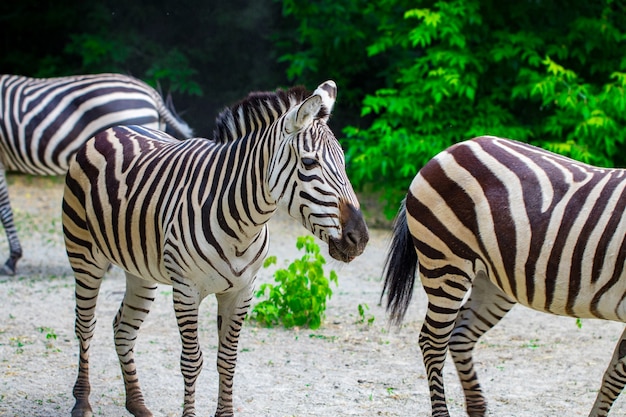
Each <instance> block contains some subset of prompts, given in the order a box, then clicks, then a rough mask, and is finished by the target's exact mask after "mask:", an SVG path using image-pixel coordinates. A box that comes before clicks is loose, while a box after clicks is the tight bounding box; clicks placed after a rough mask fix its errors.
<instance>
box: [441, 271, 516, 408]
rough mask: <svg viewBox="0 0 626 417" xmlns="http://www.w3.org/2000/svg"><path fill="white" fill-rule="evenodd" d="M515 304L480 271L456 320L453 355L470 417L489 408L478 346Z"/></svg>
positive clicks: (451, 350) (451, 339) (451, 344)
mask: <svg viewBox="0 0 626 417" xmlns="http://www.w3.org/2000/svg"><path fill="white" fill-rule="evenodd" d="M514 305H515V302H514V301H512V300H511V299H510V298H509V296H507V295H506V294H505V293H504V292H502V291H501V290H500V289H499V288H498V287H496V286H495V285H494V284H493V283H492V282H491V281H489V279H488V278H487V276H486V275H485V274H484V273H479V274H478V275H477V276H476V278H475V280H474V284H473V286H472V293H471V295H470V297H469V299H468V300H467V302H466V303H465V305H464V306H463V308H462V309H461V313H460V314H459V317H458V318H457V320H456V325H455V326H454V330H453V331H452V336H451V337H450V354H451V355H452V358H453V360H454V364H455V365H456V369H457V372H458V374H459V378H460V380H461V385H462V386H463V391H464V393H465V405H466V408H467V414H468V415H469V416H470V417H483V416H484V415H485V413H486V411H487V403H486V401H485V398H484V397H483V394H482V390H481V388H480V384H479V383H478V376H477V375H476V370H475V367H474V360H473V358H472V352H473V350H474V346H475V345H476V342H477V341H478V339H479V338H480V337H481V336H482V335H483V334H484V333H485V332H487V331H488V330H489V329H491V328H492V327H493V326H495V325H496V324H497V323H498V322H499V321H500V319H502V317H504V315H505V314H506V313H507V312H508V311H509V310H511V308H512V307H513V306H514Z"/></svg>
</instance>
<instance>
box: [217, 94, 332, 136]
mask: <svg viewBox="0 0 626 417" xmlns="http://www.w3.org/2000/svg"><path fill="white" fill-rule="evenodd" d="M310 95H311V93H310V92H309V91H308V90H307V89H306V88H305V87H304V86H296V87H292V88H290V89H288V90H283V89H280V88H279V89H277V90H276V91H270V92H252V93H250V94H248V96H247V97H246V98H244V99H243V100H241V101H239V102H238V103H236V104H234V105H233V106H231V107H230V108H226V109H224V110H223V111H222V112H221V113H220V114H219V115H218V116H217V118H216V120H215V130H214V131H213V140H214V141H216V142H220V143H225V142H230V141H233V140H235V139H236V138H240V137H243V136H245V134H246V133H248V131H249V130H250V129H251V128H253V127H255V126H259V125H262V126H268V125H270V124H271V123H272V122H274V121H275V120H276V119H278V118H279V117H280V116H282V115H283V114H285V113H286V112H287V110H289V109H290V108H292V107H293V106H295V105H297V104H299V103H301V102H303V101H304V100H305V99H306V98H307V97H309V96H310ZM329 113H330V112H329V110H328V109H326V107H325V106H322V108H321V110H320V112H319V113H318V117H328V116H329ZM255 120H258V121H260V123H259V122H258V121H257V122H255Z"/></svg>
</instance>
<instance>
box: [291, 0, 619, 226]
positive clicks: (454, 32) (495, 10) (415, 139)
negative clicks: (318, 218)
mask: <svg viewBox="0 0 626 417" xmlns="http://www.w3.org/2000/svg"><path fill="white" fill-rule="evenodd" d="M289 3H291V1H289ZM315 3H316V4H317V10H322V11H325V10H329V9H327V8H326V6H329V7H330V4H331V3H332V8H334V9H338V8H340V7H341V4H343V3H345V4H354V3H353V2H350V1H348V0H333V1H332V2H331V1H326V0H324V1H319V2H315ZM346 7H347V6H346ZM358 7H360V8H361V10H362V11H363V13H364V14H366V15H367V16H368V17H369V19H373V20H374V21H375V22H369V25H368V26H367V27H368V28H370V32H369V33H367V34H366V35H364V37H365V40H363V41H360V42H359V43H358V44H357V43H355V44H353V45H351V47H350V48H346V49H345V50H342V51H341V52H342V57H341V60H342V61H345V62H351V60H354V62H358V63H359V66H358V67H350V68H351V69H352V70H353V71H355V74H354V75H353V76H355V77H357V78H362V77H364V76H365V77H369V78H374V79H377V80H378V82H379V83H380V84H381V86H380V87H379V88H377V89H376V90H375V91H369V92H367V93H366V94H365V95H364V97H363V99H362V102H361V116H362V117H364V119H363V120H364V121H366V123H361V125H357V124H354V125H352V126H348V127H347V128H346V129H345V130H344V133H345V136H346V139H345V140H344V144H345V145H346V148H347V158H348V167H349V174H350V176H351V179H352V180H353V182H354V183H355V184H356V185H357V186H360V187H361V188H362V187H364V186H365V185H366V184H371V185H373V186H374V187H377V188H379V189H382V190H384V196H385V198H386V200H387V201H388V202H389V204H388V212H389V214H392V213H393V212H394V211H395V208H396V207H397V203H398V202H399V199H400V198H401V197H402V196H403V195H404V193H405V192H406V189H407V187H408V185H409V183H410V181H411V179H412V178H413V177H414V176H415V174H416V172H417V171H418V170H419V168H421V166H423V165H424V164H425V163H426V162H427V161H428V160H429V159H430V158H431V157H432V156H434V155H435V154H436V153H438V152H439V151H441V150H443V149H445V148H446V147H448V146H450V145H452V144H453V143H456V142H458V141H462V140H465V139H469V138H471V137H474V136H479V135H498V136H504V137H508V138H512V139H517V140H521V141H526V142H531V143H534V144H537V145H540V146H543V147H545V148H547V149H550V150H553V151H557V152H560V153H563V154H565V155H568V156H571V157H574V158H577V159H579V160H582V161H584V162H589V163H593V164H597V165H603V166H612V165H624V164H625V163H626V156H624V155H623V152H620V150H621V149H623V148H622V146H621V145H622V144H623V143H624V141H625V139H626V129H624V127H626V112H625V110H626V101H625V97H624V89H625V87H626V83H625V81H626V57H625V56H624V54H623V51H624V46H625V41H626V20H625V19H626V10H625V6H624V3H623V2H618V1H614V0H603V1H598V2H584V1H573V2H570V1H568V2H564V1H556V2H530V1H528V2H527V1H524V2H496V1H480V0H448V1H417V2H416V1H413V2H407V1H403V0H381V1H378V2H375V3H368V4H367V5H365V4H361V5H359V6H358ZM351 16H352V14H351V13H335V14H332V13H328V14H324V15H323V18H322V19H320V21H321V22H320V26H322V27H326V28H333V27H334V26H335V25H338V24H343V25H344V28H343V31H344V32H347V33H351V28H352V26H353V25H357V24H359V21H356V20H353V19H352V18H351ZM314 18H315V16H313V15H308V14H307V15H306V16H305V17H302V18H301V19H300V22H301V26H300V31H301V33H303V34H304V35H303V38H304V39H306V41H307V42H309V43H310V44H311V45H312V47H310V48H308V49H306V50H305V51H303V52H301V53H300V54H291V55H288V56H286V57H285V58H286V59H288V60H289V61H290V63H291V65H292V66H291V71H292V73H293V71H294V68H303V67H305V66H304V65H302V59H303V57H304V56H306V59H307V60H308V62H317V61H316V59H318V60H320V62H321V61H322V60H323V63H324V64H325V65H332V64H333V61H332V60H324V56H325V55H324V54H323V53H322V52H319V51H318V49H323V48H324V46H326V47H327V48H328V49H330V50H333V48H334V46H333V45H331V44H329V39H328V36H329V34H328V33H324V31H323V29H320V30H318V32H319V33H317V32H315V31H311V30H310V26H311V21H312V20H313V19H314ZM304 26H306V28H307V31H303V28H304ZM373 26H376V29H375V31H371V28H372V27H373ZM360 29H361V30H363V26H361V27H360ZM331 32H332V31H331ZM363 43H367V46H366V47H365V51H363V50H358V51H351V48H355V49H358V48H359V47H360V46H361V45H363ZM316 51H318V52H316ZM364 52H365V54H366V57H364V55H363V54H364ZM325 53H329V52H325ZM381 62H382V63H384V64H385V67H384V68H383V69H381V68H380V67H379V64H380V63H381ZM364 63H365V64H364ZM369 63H372V66H371V67H370V66H369ZM298 66H299V67H298ZM317 67H319V64H317V65H316V66H314V67H309V68H310V69H311V70H312V71H315V70H317ZM362 67H364V69H361V68H362ZM361 71H362V72H361ZM374 84H375V83H374Z"/></svg>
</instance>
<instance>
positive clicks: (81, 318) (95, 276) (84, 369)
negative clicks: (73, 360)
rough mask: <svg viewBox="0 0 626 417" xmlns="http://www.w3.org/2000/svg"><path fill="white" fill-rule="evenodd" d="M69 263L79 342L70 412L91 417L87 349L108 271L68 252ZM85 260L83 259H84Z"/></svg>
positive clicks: (94, 327) (105, 264)
mask: <svg viewBox="0 0 626 417" xmlns="http://www.w3.org/2000/svg"><path fill="white" fill-rule="evenodd" d="M68 253H69V258H70V263H71V264H72V268H73V269H74V274H75V276H76V322H75V332H76V337H78V342H79V357H78V377H77V378H76V383H75V384H74V391H73V393H74V398H75V399H76V403H75V405H74V408H73V409H72V417H92V416H93V412H92V409H91V405H90V404H89V393H90V391H91V385H90V384H89V346H90V343H91V339H92V337H93V334H94V331H95V329H96V316H95V314H96V301H97V300H98V292H99V291H100V284H101V282H102V277H103V276H104V274H105V272H106V271H107V268H108V263H106V262H104V263H103V264H104V266H102V265H101V266H96V263H95V262H93V260H89V261H87V262H86V263H84V262H81V261H82V259H80V258H78V257H77V253H76V252H73V253H71V252H69V251H68ZM83 259H84V258H83Z"/></svg>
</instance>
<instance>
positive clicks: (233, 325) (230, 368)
mask: <svg viewBox="0 0 626 417" xmlns="http://www.w3.org/2000/svg"><path fill="white" fill-rule="evenodd" d="M216 297H217V305H218V312H217V330H218V333H219V347H218V352H217V372H218V373H219V375H220V382H219V397H218V401H217V410H216V412H215V417H232V416H233V415H234V411H233V377H234V376H235V366H236V365H237V345H238V343H239V333H240V332H241V327H242V325H243V321H244V319H245V317H246V314H248V310H249V308H250V303H251V301H252V287H250V286H248V287H245V288H244V289H242V290H240V291H238V292H228V293H222V294H216Z"/></svg>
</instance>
